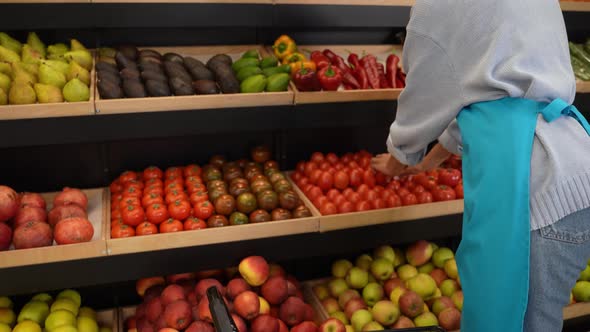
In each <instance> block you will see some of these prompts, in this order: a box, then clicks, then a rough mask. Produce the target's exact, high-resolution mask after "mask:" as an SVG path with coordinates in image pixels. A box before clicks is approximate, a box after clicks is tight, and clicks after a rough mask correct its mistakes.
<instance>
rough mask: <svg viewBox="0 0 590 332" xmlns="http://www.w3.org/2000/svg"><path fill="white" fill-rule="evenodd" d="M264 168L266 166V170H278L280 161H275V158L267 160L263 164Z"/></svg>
mask: <svg viewBox="0 0 590 332" xmlns="http://www.w3.org/2000/svg"><path fill="white" fill-rule="evenodd" d="M263 168H264V169H265V170H267V169H276V170H279V163H278V162H276V161H274V160H267V161H266V162H265V163H264V166H263Z"/></svg>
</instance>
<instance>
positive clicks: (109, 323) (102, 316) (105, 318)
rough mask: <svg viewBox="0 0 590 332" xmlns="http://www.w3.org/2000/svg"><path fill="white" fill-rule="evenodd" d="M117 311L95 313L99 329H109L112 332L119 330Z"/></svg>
mask: <svg viewBox="0 0 590 332" xmlns="http://www.w3.org/2000/svg"><path fill="white" fill-rule="evenodd" d="M118 316H119V310H118V309H109V310H101V311H97V312H96V322H97V323H98V326H100V327H109V328H111V330H112V331H113V332H118V331H120V330H119V317H118Z"/></svg>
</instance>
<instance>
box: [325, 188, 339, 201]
mask: <svg viewBox="0 0 590 332" xmlns="http://www.w3.org/2000/svg"><path fill="white" fill-rule="evenodd" d="M340 195H341V194H340V191H338V189H330V190H328V192H327V193H326V197H328V199H329V200H330V202H333V201H334V198H336V196H340Z"/></svg>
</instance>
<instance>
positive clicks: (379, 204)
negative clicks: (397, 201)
mask: <svg viewBox="0 0 590 332" xmlns="http://www.w3.org/2000/svg"><path fill="white" fill-rule="evenodd" d="M371 203H372V205H373V208H374V209H376V210H379V209H385V208H386V207H387V202H385V200H383V199H381V198H377V199H375V200H373V201H371Z"/></svg>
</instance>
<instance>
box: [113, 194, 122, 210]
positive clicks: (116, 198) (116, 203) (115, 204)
mask: <svg viewBox="0 0 590 332" xmlns="http://www.w3.org/2000/svg"><path fill="white" fill-rule="evenodd" d="M122 200H123V194H121V193H118V194H114V195H111V208H113V207H119V202H120V201H122Z"/></svg>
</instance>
